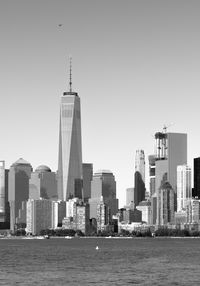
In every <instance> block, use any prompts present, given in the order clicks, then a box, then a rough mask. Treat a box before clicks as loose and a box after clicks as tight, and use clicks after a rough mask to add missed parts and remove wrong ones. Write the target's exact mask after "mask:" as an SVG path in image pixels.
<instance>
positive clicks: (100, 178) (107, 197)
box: [89, 170, 118, 218]
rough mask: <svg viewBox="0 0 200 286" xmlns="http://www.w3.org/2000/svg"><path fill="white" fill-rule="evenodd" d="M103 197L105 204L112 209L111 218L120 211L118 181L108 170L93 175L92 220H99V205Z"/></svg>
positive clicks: (90, 201) (90, 200)
mask: <svg viewBox="0 0 200 286" xmlns="http://www.w3.org/2000/svg"><path fill="white" fill-rule="evenodd" d="M101 197H103V201H104V203H105V204H106V205H107V206H108V207H109V209H110V217H112V215H115V214H116V213H117V211H118V199H116V181H115V177H114V175H113V173H112V172H111V171H108V170H100V171H98V172H96V173H95V174H94V175H93V179H92V183H91V199H89V204H90V218H97V205H98V204H99V203H100V201H101Z"/></svg>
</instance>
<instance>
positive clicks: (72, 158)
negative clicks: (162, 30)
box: [57, 65, 82, 201]
mask: <svg viewBox="0 0 200 286" xmlns="http://www.w3.org/2000/svg"><path fill="white" fill-rule="evenodd" d="M57 175H58V197H59V199H60V200H64V201H66V200H67V199H69V198H72V197H79V198H82V145H81V108H80V98H79V96H78V93H76V92H73V91H72V82H71V65H70V89H69V92H64V93H63V96H62V97H61V104H60V134H59V157H58V174H57Z"/></svg>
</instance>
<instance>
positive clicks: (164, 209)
mask: <svg viewBox="0 0 200 286" xmlns="http://www.w3.org/2000/svg"><path fill="white" fill-rule="evenodd" d="M157 203H158V213H157V224H158V225H166V224H168V223H173V222H174V190H173V189H172V186H171V185H170V183H169V182H167V181H165V182H164V183H163V184H162V186H161V188H160V189H159V192H158V200H157Z"/></svg>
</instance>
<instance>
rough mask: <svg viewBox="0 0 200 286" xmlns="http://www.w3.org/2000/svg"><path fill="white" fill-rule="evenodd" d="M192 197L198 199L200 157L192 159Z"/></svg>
mask: <svg viewBox="0 0 200 286" xmlns="http://www.w3.org/2000/svg"><path fill="white" fill-rule="evenodd" d="M192 196H193V197H198V198H200V157H198V158H194V188H193V190H192Z"/></svg>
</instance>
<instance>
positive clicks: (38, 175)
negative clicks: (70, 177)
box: [29, 165, 58, 200]
mask: <svg viewBox="0 0 200 286" xmlns="http://www.w3.org/2000/svg"><path fill="white" fill-rule="evenodd" d="M40 198H43V199H51V200H57V199H58V193H57V182H56V174H55V173H54V172H51V169H50V168H49V167H47V166H45V165H40V166H39V167H37V168H36V169H35V172H32V173H31V178H30V181H29V199H34V200H39V199H40Z"/></svg>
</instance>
